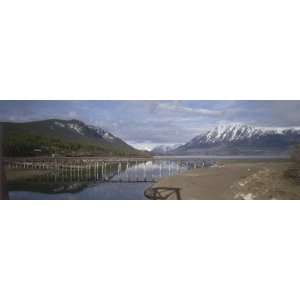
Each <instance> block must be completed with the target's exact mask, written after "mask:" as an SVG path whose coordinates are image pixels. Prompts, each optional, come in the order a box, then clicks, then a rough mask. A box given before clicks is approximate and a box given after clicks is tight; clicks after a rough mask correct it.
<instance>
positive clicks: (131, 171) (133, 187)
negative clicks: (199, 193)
mask: <svg viewBox="0 0 300 300" xmlns="http://www.w3.org/2000/svg"><path fill="white" fill-rule="evenodd" d="M209 164H211V162H210V161H208V160H206V161H204V160H199V159H197V160H195V159H185V160H181V159H166V160H163V159H157V160H153V161H147V162H119V163H106V164H102V163H98V164H96V163H95V162H93V163H92V164H91V166H90V167H87V168H84V169H81V168H77V167H76V166H74V167H73V168H71V169H62V168H58V169H56V170H51V171H50V172H47V173H46V174H45V175H43V176H32V177H30V178H27V179H19V180H15V181H12V182H9V197H10V199H20V200H23V199H24V200H27V199H45V200H55V199H57V200H58V199H59V200H62V199H74V200H77V199H78V200H80V199H91V200H92V199H98V200H101V199H107V200H114V199H120V200H127V199H132V200H136V199H141V200H142V199H146V198H145V196H144V191H145V189H146V188H147V187H149V186H151V185H152V184H153V183H154V182H155V181H157V180H159V179H160V178H162V177H165V176H173V175H176V174H179V173H181V172H184V171H186V170H188V169H192V168H200V167H207V166H208V165H209Z"/></svg>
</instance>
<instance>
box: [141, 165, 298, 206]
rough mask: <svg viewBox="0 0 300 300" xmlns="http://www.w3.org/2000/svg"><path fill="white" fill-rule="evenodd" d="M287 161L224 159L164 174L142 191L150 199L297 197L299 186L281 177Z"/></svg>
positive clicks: (283, 175)
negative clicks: (215, 162) (209, 164)
mask: <svg viewBox="0 0 300 300" xmlns="http://www.w3.org/2000/svg"><path fill="white" fill-rule="evenodd" d="M291 166H292V163H291V162H289V161H280V162H278V161H277V162H274V161H260V162H257V161H255V162H251V161H226V162H224V161H223V162H219V163H218V164H217V165H215V166H214V167H210V168H203V169H194V170H190V171H187V172H184V173H182V174H179V175H175V176H170V177H165V178H162V179H160V180H159V181H158V182H156V183H154V184H153V185H152V186H151V187H149V188H148V189H146V190H145V192H144V194H145V197H146V198H148V199H151V200H231V199H236V200H250V199H251V200H254V199H265V200H267V199H300V186H299V185H297V184H296V183H295V182H293V181H292V180H291V179H289V178H287V177H286V176H285V172H286V171H287V170H288V169H289V168H291Z"/></svg>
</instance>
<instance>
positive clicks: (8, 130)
mask: <svg viewBox="0 0 300 300" xmlns="http://www.w3.org/2000/svg"><path fill="white" fill-rule="evenodd" d="M0 124H1V125H2V130H3V151H4V155H5V156H31V155H65V156H78V155H80V156H83V155H87V156H90V155H116V156H127V155H128V156H146V155H148V154H147V153H145V152H143V151H139V150H137V149H135V148H133V147H132V146H130V145H128V144H127V143H125V142H124V141H123V140H122V139H120V138H118V137H116V136H114V135H113V134H111V133H110V132H108V131H105V130H103V129H102V128H100V127H96V126H91V125H87V124H85V123H83V122H82V121H79V120H59V119H49V120H43V121H34V122H26V123H11V122H2V123H0Z"/></svg>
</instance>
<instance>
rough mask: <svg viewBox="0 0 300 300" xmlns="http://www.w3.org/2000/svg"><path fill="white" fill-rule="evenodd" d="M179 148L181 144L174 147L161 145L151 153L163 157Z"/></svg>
mask: <svg viewBox="0 0 300 300" xmlns="http://www.w3.org/2000/svg"><path fill="white" fill-rule="evenodd" d="M179 146H181V144H176V145H173V146H168V145H160V146H156V147H154V148H153V149H152V150H151V151H150V152H151V153H152V154H154V155H163V154H167V153H169V152H171V151H173V150H174V149H176V148H178V147H179Z"/></svg>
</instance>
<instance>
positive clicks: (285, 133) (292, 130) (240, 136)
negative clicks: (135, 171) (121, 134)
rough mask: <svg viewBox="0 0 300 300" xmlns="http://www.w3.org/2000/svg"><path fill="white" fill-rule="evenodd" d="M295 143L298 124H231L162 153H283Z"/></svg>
mask: <svg viewBox="0 0 300 300" xmlns="http://www.w3.org/2000/svg"><path fill="white" fill-rule="evenodd" d="M296 144H300V127H289V128H287V127H282V128H273V127H254V126H249V125H245V124H231V125H220V126H217V127H215V128H214V129H212V130H208V131H206V132H204V133H201V134H200V135H198V136H196V137H194V138H193V139H192V140H190V141H189V142H187V143H186V144H184V145H181V146H179V147H176V148H175V149H171V150H168V151H165V152H164V154H169V155H196V154H197V155H287V154H289V152H290V151H291V149H292V148H293V146H294V145H296ZM154 150H155V149H154ZM153 153H154V154H155V151H154V152H153Z"/></svg>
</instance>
